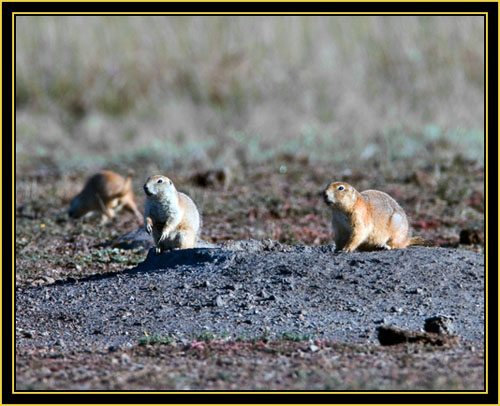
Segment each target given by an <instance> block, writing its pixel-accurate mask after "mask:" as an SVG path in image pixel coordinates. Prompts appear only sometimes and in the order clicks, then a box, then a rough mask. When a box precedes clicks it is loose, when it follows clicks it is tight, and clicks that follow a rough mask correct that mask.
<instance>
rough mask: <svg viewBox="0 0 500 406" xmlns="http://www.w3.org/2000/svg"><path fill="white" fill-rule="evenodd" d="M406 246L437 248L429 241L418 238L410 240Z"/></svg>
mask: <svg viewBox="0 0 500 406" xmlns="http://www.w3.org/2000/svg"><path fill="white" fill-rule="evenodd" d="M408 245H421V246H423V247H437V246H438V245H437V244H436V243H435V242H434V241H431V240H425V239H423V238H422V237H420V236H416V237H412V238H410V243H409V244H408Z"/></svg>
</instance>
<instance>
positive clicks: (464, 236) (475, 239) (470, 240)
mask: <svg viewBox="0 0 500 406" xmlns="http://www.w3.org/2000/svg"><path fill="white" fill-rule="evenodd" d="M483 242H484V233H483V232H480V231H478V230H470V229H464V230H462V231H460V240H459V243H460V244H465V245H472V244H482V243H483Z"/></svg>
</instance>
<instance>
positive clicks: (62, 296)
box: [16, 240, 484, 352]
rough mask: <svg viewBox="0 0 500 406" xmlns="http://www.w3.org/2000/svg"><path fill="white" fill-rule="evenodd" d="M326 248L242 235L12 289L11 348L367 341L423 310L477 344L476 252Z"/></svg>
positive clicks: (415, 325)
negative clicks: (159, 339)
mask: <svg viewBox="0 0 500 406" xmlns="http://www.w3.org/2000/svg"><path fill="white" fill-rule="evenodd" d="M334 248H335V247H334V245H324V246H286V245H281V244H280V243H277V242H275V241H270V240H265V241H255V240H245V241H232V242H226V243H224V244H220V245H218V246H217V247H216V248H195V249H190V250H178V251H172V252H166V253H163V254H161V255H158V256H157V255H155V254H154V250H149V252H148V255H147V258H146V259H145V261H144V262H143V263H141V264H139V265H138V266H137V267H135V268H132V269H126V270H123V271H121V272H114V273H108V274H104V275H102V274H99V275H94V276H90V277H87V278H82V279H74V278H69V279H65V280H62V281H56V282H55V283H53V284H49V285H44V286H36V287H27V288H18V289H17V290H16V345H17V348H18V349H29V348H36V347H43V346H57V347H58V348H59V350H60V351H61V352H66V351H71V350H72V349H74V348H75V347H77V348H79V349H80V350H85V349H89V350H92V349H94V350H95V349H105V350H110V349H113V350H115V349H117V348H123V347H127V346H128V347H130V346H131V345H134V344H137V343H138V341H139V340H140V339H141V337H144V336H145V334H147V335H149V336H150V335H152V334H161V335H163V336H170V337H173V338H174V339H175V340H176V341H178V342H186V343H187V342H193V341H196V340H198V339H200V337H207V335H210V336H211V337H216V338H229V339H234V340H236V339H242V338H257V337H268V338H279V337H283V336H284V335H288V336H291V335H294V337H297V338H308V337H315V338H321V339H323V338H324V339H331V340H337V341H339V342H346V343H354V344H371V343H378V339H377V328H379V327H380V326H394V327H397V328H399V329H404V330H408V331H420V332H423V331H424V325H427V326H430V325H431V324H429V323H431V322H429V321H426V320H429V319H430V320H431V321H432V320H441V322H440V323H441V324H442V325H441V327H440V328H441V330H442V331H444V332H453V334H455V335H457V336H458V337H459V338H460V340H462V341H464V342H470V343H472V344H474V345H476V346H482V344H483V340H484V256H483V255H482V254H477V253H474V252H470V251H465V250H455V249H445V248H428V247H411V248H408V249H404V250H392V251H375V252H355V253H335V252H334ZM433 318H437V319H433ZM443 320H444V321H445V323H444V322H442V321H443ZM443 323H444V324H443ZM427 328H434V329H436V328H437V327H427Z"/></svg>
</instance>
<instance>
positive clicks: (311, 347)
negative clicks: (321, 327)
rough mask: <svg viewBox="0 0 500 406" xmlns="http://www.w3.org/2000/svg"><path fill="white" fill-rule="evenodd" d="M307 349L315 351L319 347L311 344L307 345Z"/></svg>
mask: <svg viewBox="0 0 500 406" xmlns="http://www.w3.org/2000/svg"><path fill="white" fill-rule="evenodd" d="M309 350H310V351H311V352H317V351H318V350H319V347H318V346H317V345H314V344H311V345H310V346H309Z"/></svg>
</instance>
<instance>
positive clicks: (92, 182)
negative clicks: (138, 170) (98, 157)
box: [68, 170, 142, 224]
mask: <svg viewBox="0 0 500 406" xmlns="http://www.w3.org/2000/svg"><path fill="white" fill-rule="evenodd" d="M132 177H133V172H132V171H131V172H129V173H128V175H127V177H126V178H125V179H124V178H123V177H122V176H120V175H118V174H117V173H115V172H112V171H108V170H102V171H99V172H98V173H96V174H95V175H93V176H91V177H90V178H89V179H88V180H87V183H86V184H85V187H84V188H83V190H82V191H81V192H80V193H79V194H78V195H77V196H76V197H75V198H74V199H73V200H72V201H71V204H70V207H69V210H68V214H69V216H70V217H71V218H73V219H76V218H79V217H82V216H84V215H85V214H87V213H90V212H100V213H101V214H102V217H101V222H102V223H104V222H106V221H108V220H109V219H111V218H113V217H114V216H115V213H116V212H118V211H119V210H120V209H122V208H126V209H127V210H129V211H131V212H132V213H134V214H135V215H136V217H137V219H138V221H139V222H140V223H141V224H142V214H141V212H140V211H139V210H138V209H137V206H136V204H135V199H134V192H133V191H132Z"/></svg>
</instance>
